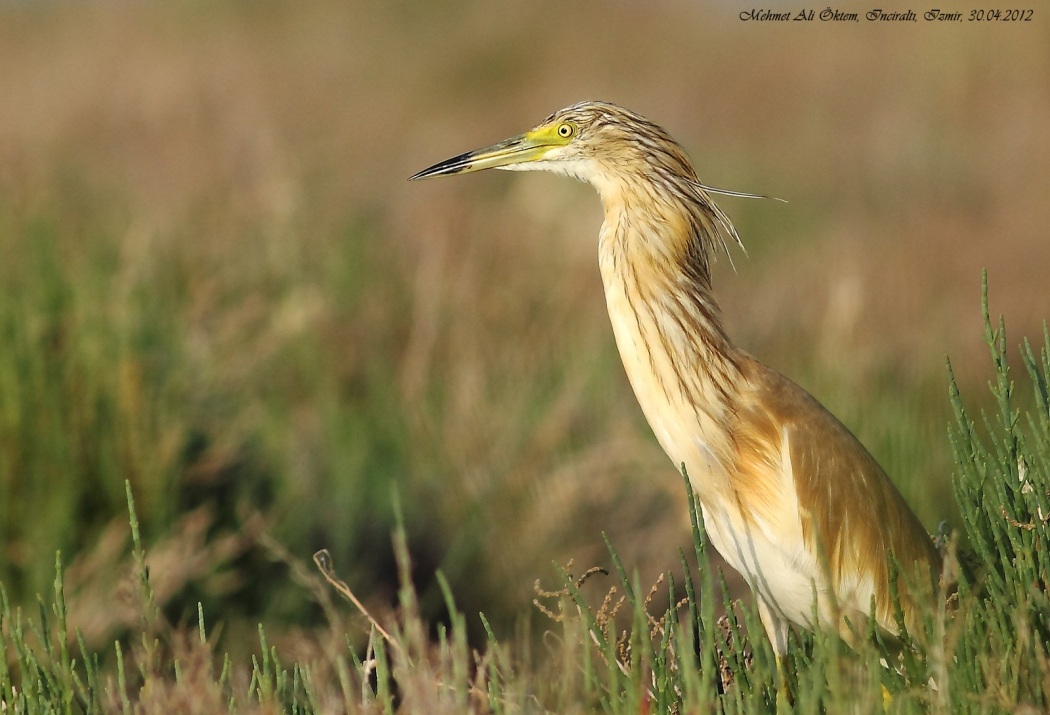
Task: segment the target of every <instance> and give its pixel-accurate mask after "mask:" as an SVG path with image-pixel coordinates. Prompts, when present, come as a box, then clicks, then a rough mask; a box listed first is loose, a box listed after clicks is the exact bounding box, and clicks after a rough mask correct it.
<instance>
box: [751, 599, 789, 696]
mask: <svg viewBox="0 0 1050 715" xmlns="http://www.w3.org/2000/svg"><path fill="white" fill-rule="evenodd" d="M758 617H759V618H760V619H761V620H762V626H763V627H764V628H765V629H766V635H767V636H768V637H769V642H770V643H771V644H772V646H773V655H774V657H775V658H776V661H777V712H778V713H789V712H791V711H792V709H793V708H792V706H793V705H794V702H795V694H794V693H793V692H791V682H790V680H789V678H788V672H787V665H786V663H785V662H784V661H785V659H786V658H787V645H788V624H787V621H785V620H784V619H783V618H781V617H780V616H778V615H777V614H776V613H774V611H773V609H772V608H770V607H769V605H768V604H767V603H766V601H765V599H763V598H759V599H758Z"/></svg>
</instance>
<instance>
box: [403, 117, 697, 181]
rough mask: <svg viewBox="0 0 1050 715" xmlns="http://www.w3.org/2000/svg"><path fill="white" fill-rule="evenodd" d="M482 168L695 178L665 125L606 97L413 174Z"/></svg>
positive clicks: (589, 177)
mask: <svg viewBox="0 0 1050 715" xmlns="http://www.w3.org/2000/svg"><path fill="white" fill-rule="evenodd" d="M482 169H508V170H511V171H552V172H555V173H559V174H567V175H569V176H572V177H575V178H577V179H581V180H583V181H587V182H589V183H591V184H594V185H595V187H596V188H597V189H598V190H599V191H602V189H603V184H606V183H607V182H609V181H615V180H617V179H628V178H630V177H631V175H650V178H651V175H652V174H653V173H654V172H655V171H659V170H663V171H665V172H670V173H674V174H677V175H679V176H682V177H684V178H686V179H693V180H695V174H694V173H693V169H692V167H691V166H690V164H689V160H688V159H687V158H686V156H685V153H684V152H683V151H682V149H681V147H679V145H678V144H677V143H676V142H675V141H674V140H673V139H672V138H671V137H670V136H669V135H668V134H667V132H665V131H664V130H663V129H661V128H660V127H658V126H657V125H655V124H653V123H652V122H650V121H649V120H647V119H645V118H644V117H641V116H639V115H637V114H635V113H634V112H630V111H628V110H626V109H623V108H622V107H618V106H616V105H614V104H608V103H606V102H580V103H578V104H574V105H572V106H571V107H566V108H565V109H560V110H558V111H557V112H555V113H554V114H552V115H551V116H549V117H547V118H546V119H545V120H543V121H542V122H540V124H538V125H537V126H536V127H534V128H532V129H530V130H529V131H527V132H525V133H524V134H519V135H518V136H516V137H511V138H510V139H505V140H503V141H501V142H498V143H496V144H493V145H492V146H487V147H484V148H482V149H475V150H474V151H468V152H466V153H465V154H460V155H459V156H454V157H452V158H451V159H446V160H445V161H442V162H439V163H437V164H435V165H434V166H431V167H429V168H427V169H424V170H423V171H420V172H419V173H418V174H415V175H414V176H412V177H410V178H411V179H413V180H414V179H426V178H429V177H432V176H445V175H449V174H465V173H468V172H471V171H481V170H482Z"/></svg>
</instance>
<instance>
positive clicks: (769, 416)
mask: <svg viewBox="0 0 1050 715" xmlns="http://www.w3.org/2000/svg"><path fill="white" fill-rule="evenodd" d="M738 364H739V365H740V367H741V374H742V378H743V379H742V380H741V381H740V383H739V384H740V389H739V392H738V395H737V398H736V400H735V409H734V414H735V419H734V424H733V427H732V431H733V434H734V442H735V444H736V447H737V462H736V465H735V468H734V469H733V470H732V471H731V483H732V485H733V489H734V491H735V493H737V494H738V495H739V503H740V504H741V505H743V508H742V509H741V512H742V516H743V519H744V520H745V521H747V522H749V526H746V527H745V528H750V529H751V530H752V533H754V532H757V531H760V530H762V529H764V530H766V531H767V532H768V536H769V537H770V538H771V539H772V540H773V542H774V543H775V544H790V545H795V546H796V548H795V549H793V550H792V552H791V553H788V554H785V555H784V559H783V563H784V565H785V567H786V568H794V570H795V574H796V576H798V577H801V578H802V579H803V580H810V581H811V583H812V584H815V586H816V589H817V592H818V596H823V598H824V600H825V601H826V602H825V603H820V604H819V610H820V611H821V620H822V621H825V620H826V622H824V623H822V624H821V625H823V626H825V627H828V626H832V625H836V622H838V623H837V627H838V628H839V630H840V631H842V629H843V628H842V623H841V622H840V619H839V618H837V617H836V614H835V611H836V610H837V611H838V612H839V613H838V615H841V616H845V617H846V618H849V619H850V621H852V622H853V623H854V625H855V626H858V627H861V628H863V620H862V621H861V622H859V623H858V622H857V616H863V617H864V620H866V617H867V614H868V613H869V611H870V610H871V604H872V599H874V604H875V613H874V615H875V617H876V619H877V621H878V622H879V624H880V625H881V626H883V627H884V628H885V629H887V630H888V631H890V632H896V631H897V627H896V623H895V622H894V617H893V611H894V604H893V599H892V596H891V574H892V573H893V566H892V562H891V560H892V559H896V561H897V564H898V565H899V567H900V570H901V573H902V574H903V575H904V579H903V580H902V582H901V584H900V585H901V594H902V607H903V609H904V612H905V615H906V618H907V620H909V621H911V622H912V623H910V624H909V626H914V625H915V621H916V619H917V618H918V616H919V613H918V606H917V603H916V602H917V601H918V599H919V598H920V596H919V595H918V594H917V593H916V592H915V588H913V589H911V590H909V589H908V588H907V585H908V583H911V585H912V586H913V587H918V589H919V590H923V589H924V588H925V587H927V586H928V585H929V584H930V581H929V580H928V579H930V578H932V577H935V576H936V574H937V572H938V571H939V561H940V557H939V555H938V553H937V551H936V549H935V548H934V546H933V544H932V542H931V540H930V537H929V535H928V534H927V532H926V531H925V529H924V528H923V526H922V524H921V523H920V522H919V520H918V518H917V517H916V516H915V514H914V513H913V512H912V510H911V509H910V508H909V506H908V504H907V503H906V502H905V500H904V497H903V496H902V495H901V493H900V492H899V491H898V490H897V488H896V486H894V484H893V482H892V481H891V480H890V479H889V477H888V476H887V475H886V473H885V472H884V471H883V469H882V468H881V467H880V466H879V464H878V462H876V461H875V459H874V458H873V457H872V456H871V454H870V453H869V452H868V451H867V450H866V449H865V448H864V446H863V445H862V444H861V443H860V441H859V440H857V438H856V437H855V436H854V435H853V434H852V433H851V432H850V431H849V430H848V429H847V428H846V427H845V426H844V425H843V424H842V423H841V422H840V421H839V420H838V419H836V418H835V416H834V415H832V414H831V413H830V412H829V411H828V410H827V409H825V408H824V406H823V405H821V404H820V403H819V402H818V401H817V400H816V399H814V398H813V397H812V396H811V395H810V394H809V393H807V392H806V391H805V390H803V389H802V388H801V387H799V386H798V385H796V384H795V383H794V382H792V381H791V380H789V379H788V378H786V377H784V376H783V375H781V374H779V373H777V372H775V371H774V370H771V369H769V368H767V367H766V366H764V365H762V364H761V363H759V362H758V361H757V360H755V359H754V358H752V357H751V356H749V355H746V354H744V353H740V358H739V359H738ZM798 544H802V545H803V548H802V549H801V550H799V549H798V548H797V545H798ZM776 564H777V561H776V559H767V560H766V564H765V567H764V569H763V570H764V571H766V573H765V574H762V573H754V574H752V577H754V578H756V580H757V581H758V583H752V586H753V587H754V588H755V589H756V590H757V591H758V592H759V594H760V595H761V596H762V597H764V598H766V599H767V600H769V601H771V602H772V603H770V604H768V605H770V606H771V608H772V609H773V610H774V611H779V613H780V615H781V616H782V617H784V618H785V619H786V620H788V621H789V622H794V623H802V624H805V623H808V621H810V620H811V615H810V614H812V606H813V590H812V589H813V586H812V585H811V586H810V590H809V592H808V593H797V592H798V591H799V589H798V588H796V589H795V593H796V595H795V596H793V595H792V593H793V591H792V590H791V589H788V588H780V589H773V590H774V591H775V592H773V593H763V591H764V590H766V591H769V589H768V588H767V589H764V588H763V583H762V581H763V580H766V581H768V580H769V579H770V574H769V573H768V572H769V571H770V570H771V569H773V568H776ZM915 579H921V580H918V581H915ZM770 585H771V584H770ZM802 585H804V584H802ZM800 599H801V600H800Z"/></svg>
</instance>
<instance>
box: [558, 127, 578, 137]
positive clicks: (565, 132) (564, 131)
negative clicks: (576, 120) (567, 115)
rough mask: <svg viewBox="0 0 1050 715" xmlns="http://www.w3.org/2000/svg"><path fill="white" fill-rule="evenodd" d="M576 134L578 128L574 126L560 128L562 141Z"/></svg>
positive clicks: (559, 134) (559, 133) (559, 132)
mask: <svg viewBox="0 0 1050 715" xmlns="http://www.w3.org/2000/svg"><path fill="white" fill-rule="evenodd" d="M575 133H576V127H575V126H574V125H572V124H562V125H561V126H559V127H558V136H560V137H561V138H562V139H568V138H569V137H571V136H572V135H573V134H575Z"/></svg>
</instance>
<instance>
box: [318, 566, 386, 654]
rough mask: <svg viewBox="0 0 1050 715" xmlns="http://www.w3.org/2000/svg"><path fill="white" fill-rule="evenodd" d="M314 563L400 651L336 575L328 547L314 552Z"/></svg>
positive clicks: (378, 631)
mask: <svg viewBox="0 0 1050 715" xmlns="http://www.w3.org/2000/svg"><path fill="white" fill-rule="evenodd" d="M314 563H315V564H317V569H318V570H319V571H320V572H321V575H322V576H324V578H325V580H326V581H327V582H328V583H330V584H331V585H332V588H334V589H335V590H336V591H338V592H339V593H341V594H342V595H343V596H344V597H345V598H346V600H348V601H350V603H352V604H354V608H356V609H357V610H358V611H360V612H361V615H363V616H364V617H365V618H367V619H368V622H369V623H371V624H372V627H373V628H375V629H376V632H377V633H379V635H381V636H383V640H385V641H386V642H387V643H389V644H390V645H391V646H393V648H394V650H396V651H397V652H398V653H402V650H401V644H400V643H398V642H397V640H396V639H395V638H394V637H393V636H392V635H390V634H389V633H387V631H386V629H385V628H383V626H381V625H379V621H377V620H376V619H375V618H374V617H373V616H372V614H371V613H369V612H368V609H367V608H365V604H363V603H361V601H360V600H358V598H357V596H355V595H354V592H353V591H351V590H350V587H349V586H347V585H346V582H345V581H343V580H342V579H341V578H339V577H338V576H337V575H336V573H335V567H334V566H332V554H330V553H329V552H328V549H321V550H320V551H318V552H317V553H315V554H314Z"/></svg>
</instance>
